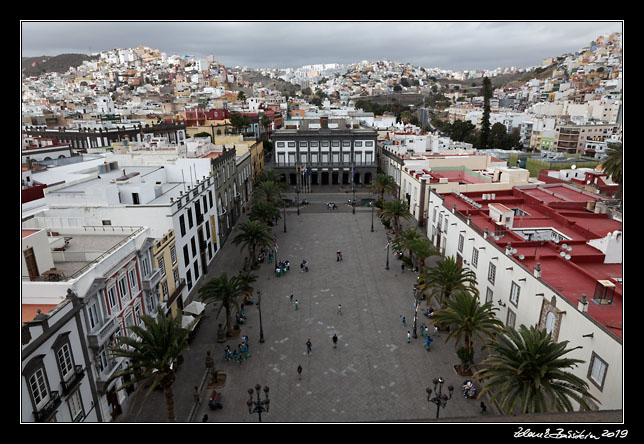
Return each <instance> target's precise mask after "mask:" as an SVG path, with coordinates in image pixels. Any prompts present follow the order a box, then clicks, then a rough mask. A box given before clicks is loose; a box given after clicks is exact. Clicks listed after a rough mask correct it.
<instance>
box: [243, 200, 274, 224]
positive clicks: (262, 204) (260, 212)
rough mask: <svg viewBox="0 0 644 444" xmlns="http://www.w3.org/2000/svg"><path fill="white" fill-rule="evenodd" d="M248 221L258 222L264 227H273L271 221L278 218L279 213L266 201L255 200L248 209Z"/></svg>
mask: <svg viewBox="0 0 644 444" xmlns="http://www.w3.org/2000/svg"><path fill="white" fill-rule="evenodd" d="M248 217H249V219H250V220H259V221H261V222H264V223H265V224H266V225H269V226H271V225H273V220H275V219H279V218H280V211H279V210H278V209H277V208H276V207H275V206H274V205H273V204H272V203H271V202H268V201H266V200H257V201H255V203H254V204H253V207H252V208H251V209H250V214H249V215H248Z"/></svg>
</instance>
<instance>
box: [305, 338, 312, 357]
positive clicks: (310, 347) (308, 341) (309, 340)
mask: <svg viewBox="0 0 644 444" xmlns="http://www.w3.org/2000/svg"><path fill="white" fill-rule="evenodd" d="M311 349H312V344H311V338H308V339H307V340H306V354H307V355H308V354H310V353H311Z"/></svg>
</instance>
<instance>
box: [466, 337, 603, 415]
mask: <svg viewBox="0 0 644 444" xmlns="http://www.w3.org/2000/svg"><path fill="white" fill-rule="evenodd" d="M567 346H568V341H562V342H554V341H553V340H552V337H551V336H550V334H549V333H547V332H546V331H545V330H539V329H537V328H535V327H534V326H531V327H530V328H528V327H526V326H525V325H521V326H520V327H519V330H518V331H517V330H515V329H514V328H507V331H506V333H505V334H503V335H500V336H499V337H498V338H497V341H494V342H490V343H489V344H487V346H486V347H487V348H488V349H489V350H491V353H490V355H489V356H488V357H486V358H485V359H484V360H483V362H482V365H483V366H484V367H483V368H482V369H481V370H479V371H477V372H476V373H475V374H474V377H477V378H479V379H480V380H481V381H482V382H483V383H484V388H483V390H482V391H481V394H483V393H485V392H490V393H492V401H496V400H498V402H499V405H500V407H501V408H502V409H503V410H504V412H505V413H506V414H510V413H515V412H516V410H518V412H520V413H541V412H549V411H552V410H553V409H554V410H556V411H559V412H564V411H566V412H570V411H573V410H574V407H573V405H572V402H571V400H574V401H576V402H578V403H579V405H580V406H581V408H582V409H584V410H590V407H589V406H588V403H587V402H586V400H585V399H592V400H593V401H597V399H596V398H595V397H594V396H592V395H591V394H590V393H589V392H588V384H587V383H586V382H585V381H584V380H583V379H581V378H579V377H578V376H575V375H573V374H572V373H570V372H569V371H568V369H572V368H573V367H576V366H577V365H578V364H582V363H583V362H584V361H583V360H580V359H572V358H566V357H564V355H566V354H568V353H570V352H571V351H573V350H575V349H576V348H581V347H574V348H572V349H569V348H566V347H567Z"/></svg>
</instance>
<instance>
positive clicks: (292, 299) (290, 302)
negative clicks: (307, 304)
mask: <svg viewBox="0 0 644 444" xmlns="http://www.w3.org/2000/svg"><path fill="white" fill-rule="evenodd" d="M290 303H291V304H292V303H293V295H291V302H290Z"/></svg>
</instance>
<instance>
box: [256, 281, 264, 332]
mask: <svg viewBox="0 0 644 444" xmlns="http://www.w3.org/2000/svg"><path fill="white" fill-rule="evenodd" d="M261 303H262V290H257V310H258V311H259V342H260V344H263V343H264V328H263V327H262V306H261Z"/></svg>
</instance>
